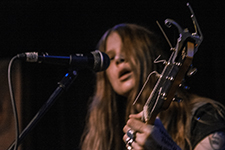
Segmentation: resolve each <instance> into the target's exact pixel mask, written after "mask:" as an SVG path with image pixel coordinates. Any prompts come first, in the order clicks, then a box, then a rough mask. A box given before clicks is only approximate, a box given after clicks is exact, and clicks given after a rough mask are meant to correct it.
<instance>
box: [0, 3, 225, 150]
mask: <svg viewBox="0 0 225 150" xmlns="http://www.w3.org/2000/svg"><path fill="white" fill-rule="evenodd" d="M189 2H190V4H191V6H192V8H193V10H194V12H195V15H196V17H197V20H198V23H199V25H200V28H201V30H202V33H203V35H204V41H203V43H202V44H201V46H200V47H199V51H198V52H197V53H196V55H195V57H194V63H193V64H194V66H195V67H197V68H198V73H197V74H196V75H194V76H193V77H192V78H191V80H190V83H189V84H190V85H191V89H192V90H193V91H195V92H196V93H198V94H200V95H203V96H207V97H210V98H213V99H215V100H217V101H220V102H222V103H223V104H225V102H224V96H225V92H224V82H225V79H223V77H224V75H225V73H224V69H225V67H224V54H225V52H224V43H225V40H224V31H225V29H224V13H225V10H224V3H220V2H219V1H207V2H200V1H189ZM186 3H187V2H186V1H179V2H178V1H177V2H171V1H168V0H164V1H158V0H157V1H156V0H155V1H138V2H137V1H130V2H125V1H118V2H117V1H94V0H93V1H71V0H70V1H69V0H54V1H53V0H52V1H40V0H11V1H2V2H0V19H1V20H0V48H1V50H0V58H1V59H3V58H11V57H13V56H15V55H16V54H19V53H22V52H28V51H36V52H48V53H49V54H51V55H69V54H75V53H85V52H90V51H93V50H95V49H96V45H97V42H98V40H99V39H100V38H101V36H102V35H103V33H104V32H105V31H106V30H107V29H108V28H110V27H112V26H114V25H116V24H118V23H136V24H139V25H143V26H145V27H147V28H149V29H151V30H154V31H155V32H157V33H159V34H161V35H162V33H161V31H160V30H159V27H158V26H157V24H156V20H158V21H159V23H160V24H161V26H162V27H163V29H164V30H165V32H166V34H167V36H168V37H169V39H170V41H171V43H172V44H173V45H174V44H175V43H176V38H177V36H178V34H177V32H176V30H175V28H172V29H168V28H166V27H165V26H164V20H165V19H167V18H171V19H173V20H175V21H176V22H177V23H179V24H180V25H181V26H182V27H183V28H189V30H190V32H193V31H194V30H193V26H192V20H191V18H190V16H191V14H190V11H189V9H188V7H187V6H186ZM168 50H169V49H168ZM16 62H17V63H20V62H18V61H16ZM21 63H22V83H23V84H22V86H23V89H22V90H23V93H22V98H23V100H22V104H21V106H22V108H23V109H22V110H23V111H22V114H23V120H22V126H23V127H25V126H26V125H27V123H28V122H29V121H30V120H31V119H32V117H33V116H34V115H35V114H36V112H37V111H38V110H39V108H40V107H41V106H42V105H43V104H44V102H46V100H47V99H48V97H49V96H50V95H51V93H52V92H53V91H54V90H55V88H56V87H57V82H58V81H60V80H61V79H62V77H63V76H64V75H65V74H66V73H67V72H68V69H67V68H66V67H62V66H56V65H49V64H45V65H44V64H32V63H24V62H21ZM93 84H94V73H93V72H92V71H89V70H84V71H81V72H79V75H78V77H77V79H76V80H75V82H74V83H73V85H72V86H71V88H70V89H69V90H68V91H67V92H66V93H65V94H63V95H62V96H61V97H60V98H59V99H58V100H57V101H56V103H55V104H54V105H53V106H52V108H51V109H50V110H49V111H48V112H47V114H46V115H45V116H44V117H43V118H42V120H41V121H40V122H39V123H38V124H37V126H36V127H35V128H34V130H32V132H31V133H29V135H28V136H27V137H26V138H25V140H24V142H23V146H24V149H37V150H39V149H40V150H44V149H60V150H64V149H65V150H68V149H78V147H79V139H80V136H81V133H82V130H83V127H84V121H85V114H86V111H87V106H88V99H89V97H90V96H91V95H92V93H93Z"/></svg>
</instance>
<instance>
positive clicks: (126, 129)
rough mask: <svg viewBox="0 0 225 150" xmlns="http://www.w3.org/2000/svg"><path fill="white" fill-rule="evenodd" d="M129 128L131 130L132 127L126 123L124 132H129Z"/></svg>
mask: <svg viewBox="0 0 225 150" xmlns="http://www.w3.org/2000/svg"><path fill="white" fill-rule="evenodd" d="M128 130H130V127H129V126H128V125H125V126H124V127H123V132H124V133H127V131H128Z"/></svg>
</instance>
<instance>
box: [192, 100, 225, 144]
mask: <svg viewBox="0 0 225 150" xmlns="http://www.w3.org/2000/svg"><path fill="white" fill-rule="evenodd" d="M218 131H225V109H224V107H223V106H222V105H219V104H217V103H215V104H214V103H205V104H204V105H197V109H196V108H195V111H194V113H193V118H192V121H191V143H192V145H193V146H194V147H195V146H196V145H197V144H198V143H199V142H200V141H202V140H203V139H204V138H206V137H209V135H211V134H214V133H217V132H218Z"/></svg>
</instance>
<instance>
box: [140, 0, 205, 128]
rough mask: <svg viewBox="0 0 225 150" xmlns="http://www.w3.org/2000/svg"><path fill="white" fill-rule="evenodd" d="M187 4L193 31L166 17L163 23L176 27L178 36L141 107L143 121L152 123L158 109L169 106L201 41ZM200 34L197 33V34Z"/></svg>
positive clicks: (201, 37) (199, 31) (193, 17)
mask: <svg viewBox="0 0 225 150" xmlns="http://www.w3.org/2000/svg"><path fill="white" fill-rule="evenodd" d="M187 6H188V7H189V9H190V12H191V14H192V15H191V18H192V21H193V25H194V27H195V33H189V31H187V30H186V29H185V30H183V29H182V28H181V27H180V25H179V24H178V23H176V22H175V21H174V20H172V19H166V20H165V25H166V26H167V27H168V28H170V27H171V26H172V25H174V26H175V27H177V29H178V31H179V37H178V39H177V44H176V46H175V48H172V54H171V56H170V58H169V60H168V61H166V62H165V63H164V64H165V67H164V69H163V71H162V73H161V74H160V75H159V78H158V80H157V82H156V84H155V86H154V89H153V91H152V92H151V95H150V97H149V98H148V100H147V101H146V103H145V105H144V108H143V121H144V122H146V123H148V124H153V123H154V121H155V118H156V116H157V115H158V114H159V112H160V111H162V110H165V109H167V108H168V107H169V105H170V103H171V102H172V101H173V100H174V96H175V94H176V91H177V89H178V88H179V86H180V85H181V83H182V80H183V78H184V76H185V75H186V73H187V71H188V70H189V68H190V66H191V64H192V60H193V57H194V55H195V53H196V52H197V50H198V47H199V45H200V44H201V42H202V41H203V35H202V33H201V30H200V28H199V25H198V23H197V20H196V17H195V15H194V12H193V10H192V8H191V6H190V5H189V4H187ZM198 33H199V34H200V35H199V34H198Z"/></svg>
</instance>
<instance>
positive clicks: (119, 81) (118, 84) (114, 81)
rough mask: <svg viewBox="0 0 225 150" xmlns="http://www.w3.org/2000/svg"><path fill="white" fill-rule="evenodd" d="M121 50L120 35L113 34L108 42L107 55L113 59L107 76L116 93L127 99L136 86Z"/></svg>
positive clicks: (132, 73)
mask: <svg viewBox="0 0 225 150" xmlns="http://www.w3.org/2000/svg"><path fill="white" fill-rule="evenodd" d="M121 48H122V41H121V38H120V36H119V34H118V33H116V32H112V33H111V34H110V35H109V36H108V39H107V41H106V54H108V56H109V58H110V59H111V61H110V65H109V67H108V69H107V70H106V75H107V76H108V79H109V81H110V83H111V85H112V87H113V89H114V91H115V92H116V93H117V94H119V95H122V96H126V97H127V96H128V94H129V92H130V91H131V90H132V89H133V87H134V85H135V78H134V72H133V71H132V70H131V66H130V64H129V63H128V62H127V61H126V56H125V55H124V53H123V51H122V50H121Z"/></svg>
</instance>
